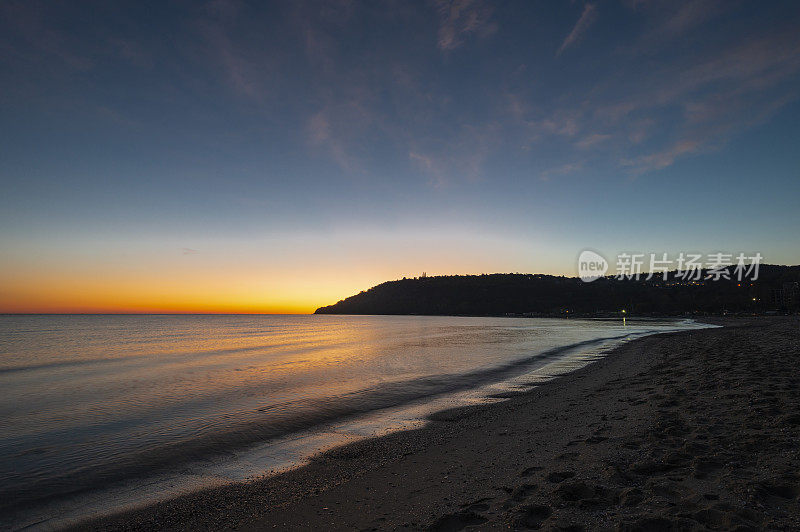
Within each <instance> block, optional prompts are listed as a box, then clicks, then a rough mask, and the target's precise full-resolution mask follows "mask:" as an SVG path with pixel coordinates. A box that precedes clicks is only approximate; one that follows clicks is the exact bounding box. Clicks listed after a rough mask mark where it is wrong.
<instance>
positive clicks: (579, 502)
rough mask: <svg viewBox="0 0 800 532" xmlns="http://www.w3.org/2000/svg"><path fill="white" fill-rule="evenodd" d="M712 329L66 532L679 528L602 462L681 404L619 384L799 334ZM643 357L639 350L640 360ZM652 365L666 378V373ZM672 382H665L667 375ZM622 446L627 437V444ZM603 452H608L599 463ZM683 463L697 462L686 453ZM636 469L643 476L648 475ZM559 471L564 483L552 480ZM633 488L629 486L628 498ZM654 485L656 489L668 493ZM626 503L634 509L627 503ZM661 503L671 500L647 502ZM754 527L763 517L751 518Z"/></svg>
mask: <svg viewBox="0 0 800 532" xmlns="http://www.w3.org/2000/svg"><path fill="white" fill-rule="evenodd" d="M708 321H709V322H712V320H708ZM722 322H724V323H722ZM712 323H713V324H717V325H721V324H726V325H728V327H725V328H722V329H703V330H694V331H684V332H672V333H662V334H657V335H652V336H648V337H645V338H641V339H637V340H633V341H631V342H629V343H626V344H624V345H622V346H621V347H618V348H616V349H615V350H613V351H612V352H611V353H609V354H608V355H607V356H606V357H604V358H603V359H600V360H598V361H596V362H594V363H592V364H590V365H588V366H587V367H584V368H582V369H579V370H577V371H575V372H573V373H570V374H567V375H564V376H562V377H559V378H558V379H554V380H552V381H550V382H547V383H545V384H541V385H539V386H537V387H536V388H533V389H532V390H530V391H524V392H520V393H519V394H512V396H511V397H509V398H508V400H506V401H503V402H500V403H493V404H486V405H476V406H468V407H463V408H457V409H455V410H449V411H444V412H439V413H437V414H434V415H432V416H431V422H430V423H428V424H427V425H425V426H424V427H422V428H419V429H413V430H410V431H403V432H397V433H392V434H389V435H386V436H382V437H379V438H372V439H367V440H363V441H359V442H355V443H352V444H348V445H346V446H343V447H338V448H336V449H333V450H330V451H327V452H325V453H322V454H321V455H318V456H315V457H313V458H312V460H311V461H310V463H308V464H306V465H302V466H300V467H298V468H296V469H292V470H289V471H287V472H284V473H281V474H278V475H275V476H270V477H266V478H264V479H260V480H254V481H251V482H248V483H243V484H234V485H228V486H224V487H219V488H211V489H208V490H203V491H200V492H195V493H191V494H187V495H183V496H180V497H178V498H175V499H171V500H167V501H162V502H160V503H156V504H154V505H151V506H147V507H144V508H139V509H134V510H130V511H126V512H123V513H120V514H115V515H111V516H108V517H102V518H99V519H96V520H92V521H88V522H84V523H80V524H78V525H77V526H75V527H74V528H75V529H83V530H99V529H104V530H108V529H119V530H123V529H141V528H153V527H157V528H176V529H189V528H192V529H197V528H200V529H219V528H233V527H236V528H245V529H249V528H253V529H255V528H270V527H273V526H278V527H284V528H285V527H300V528H303V527H326V528H333V529H342V528H353V527H358V528H379V529H388V528H406V529H425V528H429V527H433V528H439V529H459V528H463V527H464V526H469V525H470V524H472V525H481V528H507V527H508V526H512V527H520V526H531V525H535V526H539V525H547V526H555V525H558V523H561V524H564V523H566V521H570V519H572V521H574V523H573V524H580V523H585V524H591V528H595V527H597V526H600V527H604V526H611V524H612V523H615V524H621V523H628V521H630V523H633V524H635V523H636V522H637V521H636V519H634V518H637V516H638V517H640V519H639V520H641V519H661V520H665V522H671V521H669V519H672V520H673V521H675V520H677V521H676V522H678V521H680V520H684V521H686V520H687V519H689V518H687V517H680V516H677V517H676V516H671V515H670V517H663V516H661V515H660V514H661V513H663V512H660V510H659V512H660V513H659V512H657V511H656V510H654V509H653V508H651V506H652V504H648V511H647V512H644V513H642V512H641V511H638V512H637V510H641V508H639V506H641V505H642V504H646V503H647V502H648V501H651V499H653V498H652V497H650V498H648V497H647V496H646V495H647V494H648V493H649V492H648V489H649V490H650V491H653V489H654V488H653V486H651V487H650V488H648V487H647V486H646V485H643V486H639V485H638V484H641V482H634V481H637V480H642V479H641V478H638V477H639V476H640V475H639V474H638V473H631V472H630V471H629V469H631V468H626V467H624V465H623V466H620V465H616V466H615V465H613V463H614V462H615V461H616V462H619V460H620V458H621V457H620V456H619V455H620V453H622V454H625V453H626V452H627V453H629V454H630V453H632V454H634V455H641V454H642V450H643V447H644V446H643V442H642V441H641V440H637V439H636V435H637V434H638V433H640V432H641V431H642V430H643V429H646V428H647V426H648V425H651V424H652V422H653V419H657V418H658V416H659V415H660V414H663V413H664V412H661V410H666V411H667V413H672V414H675V413H676V412H678V413H680V411H679V409H678V406H679V403H680V401H678V400H675V399H672V400H671V401H672V402H675V403H676V404H674V405H672V407H670V406H669V403H670V400H666V401H665V400H663V398H665V397H667V396H666V394H665V391H666V390H663V389H659V390H658V391H656V392H654V391H653V390H656V389H657V388H658V387H659V386H661V387H662V388H663V387H664V386H665V385H664V384H658V383H655V387H653V389H652V390H650V392H649V393H650V394H651V395H653V394H655V395H657V396H661V397H662V399H658V398H656V399H652V398H646V399H647V400H643V399H641V398H639V399H636V398H631V389H630V386H631V385H633V386H639V387H640V388H641V386H642V385H643V384H642V382H638V384H632V383H633V381H636V376H637V375H648V372H650V373H652V372H653V371H654V368H657V367H658V366H659V365H660V366H665V365H666V364H667V361H668V360H669V359H670V358H675V357H676V356H678V355H675V354H674V352H675V351H676V350H677V351H680V350H681V344H687V343H689V344H690V343H692V342H695V343H696V342H701V343H702V342H703V341H705V342H707V343H708V342H711V344H712V345H713V344H714V343H717V344H719V343H720V340H722V343H725V342H726V341H727V342H730V341H731V336H737V335H739V336H742V335H743V336H748V335H750V336H752V335H756V336H763V335H764V334H765V331H766V330H769V329H774V330H775V332H777V333H779V334H784V335H785V334H788V335H789V336H791V334H792V331H791V329H792V325H793V326H794V334H795V338H796V335H797V332H796V331H797V319H796V318H787V319H782V318H777V319H775V318H766V319H765V318H753V319H745V320H743V319H720V320H716V319H715V320H713V322H712ZM781 331H782V332H781ZM684 347H685V345H684ZM795 348H796V341H795ZM696 351H697V350H696ZM645 353H649V354H650V356H642V355H644V354H645ZM688 353H689V356H688V358H687V360H688V361H689V362H691V360H693V357H692V356H691V355H692V353H694V354H695V355H697V353H699V351H697V352H693V351H689V352H688ZM798 355H800V353H798ZM660 371H662V372H664V374H665V375H667V374H669V371H668V370H665V369H664V368H662V369H661V370H660ZM685 375H686V374H684V376H685ZM641 380H642V378H641V377H639V381H641ZM671 382H672V384H671V386H672V387H673V388H675V384H676V379H675V377H674V376H673V377H672V378H671ZM626 385H627V386H626ZM790 385H791V386H793V387H794V388H792V390H791V391H792V400H795V399H797V387H796V383H795V384H791V383H790ZM683 392H684V393H683V394H682V397H688V396H689V395H688V394H687V393H686V389H683ZM680 396H681V395H679V397H680ZM657 401H660V402H657ZM622 412H625V413H624V414H623V413H622ZM654 416H655V418H654ZM684 424H685V423H684ZM673 428H674V427H673ZM707 437H708V436H706V438H707ZM632 438H633V439H632ZM625 440H629V441H625ZM632 441H638V442H639V443H637V444H636V445H638V448H634V447H635V445H634V444H632V443H631V442H632ZM656 443H657V442H656ZM662 443H663V442H662ZM685 444H686V443H685V442H684V445H685ZM598 451H601V452H599V453H598ZM673 451H674V450H673ZM650 452H651V453H650V454H652V452H653V449H650ZM665 452H667V451H665ZM684 454H686V453H685V451H684ZM689 454H691V453H689ZM695 454H697V453H695ZM706 454H707V453H706ZM600 455H602V456H603V457H604V458H605V460H604V461H602V464H605V465H604V466H603V467H601V468H599V469H598V466H599V465H601V464H600V461H598V459H597V457H598V456H600ZM590 456H594V458H589V457H590ZM612 457H616V458H615V459H613V460H610V461H609V459H611V458H612ZM638 458H642V457H641V456H638ZM694 459H695V461H696V460H698V458H697V456H695V457H694ZM795 459H796V456H795ZM645 461H646V460H645ZM623 462H624V460H623ZM628 462H630V463H631V464H632V466H631V467H632V468H633V469H632V470H636V467H638V466H635V464H637V463H638V462H642V460H638V461H636V460H632V459H631V460H628ZM690 462H691V460H690ZM608 464H612V465H608ZM629 465H630V464H629ZM609 467H611V472H610V473H609V470H608V468H609ZM687 467H691V466H687ZM709 467H710V466H709ZM676 468H677V466H676ZM639 469H641V470H642V471H644V470H646V469H647V467H646V466H642V467H639ZM651 469H653V471H650V474H647V473H645V474H644V477H645V478H646V479H649V480H651V484H652V479H654V478H655V479H660V480H663V481H664V482H667V483H670V482H671V483H678V481H677V480H674V479H675V478H677V477H675V476H674V475H673V480H670V477H669V475H667V472H669V471H670V470H671V468H669V467H668V468H666V469H663V468H661V469H663V471H662V470H661V469H660V468H659V467H655V466H654V467H653V468H651ZM673 469H674V468H673ZM701 469H702V467H701ZM712 469H713V468H712ZM631 475H634V476H633V477H631ZM700 476H701V477H702V476H703V475H702V474H701V475H700ZM559 477H563V478H561V479H560V481H559ZM606 477H607V478H606ZM662 477H664V478H662ZM689 477H690V479H691V481H692V482H690V484H691V483H694V484H698V483H702V482H703V479H701V478H696V477H697V475H689ZM598 481H599V482H598ZM786 482H788V484H787V485H788V486H789V487H788V488H786V486H784V488H786V489H784V492H785V493H784V494H786V493H789V494H791V493H794V492H793V491H792V490H794V489H795V488H797V494H796V495H795V497H794V499H791V497H790V500H793V501H794V504H795V505H796V504H797V495H800V483H797V482H795V481H793V480H791V479H790V480H787V481H785V482H784V484H786ZM684 483H685V480H684ZM645 484H647V482H646V481H645ZM779 484H780V483H779ZM781 485H782V484H781ZM626 486H627V487H626ZM793 486H794V487H793ZM662 487H663V486H662ZM632 489H633V490H636V492H635V493H634V494H633V495H632V493H633V492H631V491H630V490H632ZM659 489H660V488H659ZM689 489H690V490H692V491H695V492H696V491H697V489H693V488H691V487H690V488H689ZM787 489H788V490H789V491H786V490H787ZM559 490H561V491H559ZM565 490H566V491H565ZM661 491H662V492H664V493H667V492H669V489H667V488H664V489H661ZM673 491H675V492H680V491H681V490H679V489H677V488H673ZM701 491H702V490H701ZM778 491H781V489H780V488H779V489H778ZM551 492H552V493H551ZM573 492H574V493H573ZM565 493H566V499H565V497H564V495H565ZM636 494H639V495H636ZM705 495H708V494H705ZM637 496H638V497H639V498H641V501H640V502H639V503H637V504H633V501H634V499H636V498H637ZM714 496H716V497H717V499H703V497H704V494H700V495H699V497H700V498H701V501H700V502H703V501H706V502H708V503H709V504H706V505H705V506H703V505H702V504H701V505H700V506H703V507H702V508H701V510H698V511H706V513H709V512H710V513H715V512H716V514H721V515H722V516H723V517H719V516H717V518H718V519H728V520H729V521H730V520H736V519H739V520H743V521H742V522H743V523H745V524H747V523H748V522H749V521H747V518H746V517H742V516H740V515H738V514H732V515H735V518H734V517H730V516H728V514H729V513H731V512H728V513H725V511H723V510H720V509H719V508H716V506H719V505H720V504H721V503H720V502H719V501H720V500H722V499H723V498H727V497H725V496H724V495H723V494H714ZM659 497H660V498H662V499H663V498H665V497H666V498H667V499H668V498H669V497H667V496H666V495H657V496H656V498H659ZM554 498H555V499H554ZM571 499H575V500H574V501H571ZM570 501H571V502H574V503H576V504H574V505H573V504H571V503H570ZM587 501H591V502H587ZM651 502H652V501H651ZM661 502H662V503H663V502H664V501H661ZM740 502H741V501H740ZM693 504H695V505H698V504H700V503H698V502H694V503H693ZM726 504H730V503H726ZM715 505H716V506H715ZM570 506H576V507H577V509H570V508H569V507H570ZM733 507H736V505H733ZM565 508H566V510H565ZM609 508H614V511H612V510H609ZM598 509H602V511H599V512H598ZM666 509H669V503H668V502H667V503H666ZM712 510H713V511H712ZM597 513H600V514H602V516H604V517H602V516H600V517H599V516H597V515H595V514H597ZM582 514H586V515H582ZM589 514H591V515H589ZM640 514H641V515H640ZM716 514H715V515H716ZM653 515H656V516H657V517H652V516H653ZM570 516H572V518H571V517H570ZM642 516H643V517H642ZM750 517H753V516H752V515H751V516H750ZM770 518H772V517H770ZM794 518H795V519H797V514H794ZM764 519H766V518H763V517H762V518H761V522H762V523H763V522H764ZM689 521H691V519H689ZM731 522H733V521H731ZM752 522H755V521H752ZM630 523H629V524H630ZM697 523H698V522H694V524H695V525H697ZM685 524H686V523H684V525H685ZM558 526H561V525H558ZM615 526H616V525H615Z"/></svg>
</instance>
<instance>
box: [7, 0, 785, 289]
mask: <svg viewBox="0 0 800 532" xmlns="http://www.w3.org/2000/svg"><path fill="white" fill-rule="evenodd" d="M0 13H1V14H0V21H2V23H1V24H2V27H0V69H2V73H3V75H2V76H0V120H2V123H3V127H2V129H1V130H0V141H2V142H0V180H2V185H3V190H4V194H3V195H2V197H0V226H1V227H0V243H2V247H3V254H4V255H5V258H6V260H5V261H3V262H4V264H5V266H3V268H4V270H5V272H4V273H5V274H6V275H5V276H6V277H7V278H14V275H17V278H15V279H17V280H16V281H14V282H15V283H16V284H18V283H20V282H30V281H29V280H25V279H23V278H22V277H19V275H21V274H19V272H20V271H23V270H24V271H31V269H35V270H36V271H37V272H39V273H40V275H43V276H45V277H46V276H48V275H54V272H59V271H63V270H64V268H65V267H66V268H67V269H69V268H70V267H73V268H75V269H76V270H82V271H85V270H86V268H87V267H90V266H87V265H89V264H91V265H94V266H91V267H90V268H97V269H98V271H102V272H104V273H103V275H105V276H109V277H113V279H114V282H117V283H124V282H126V279H127V277H126V276H128V275H130V272H129V271H128V270H127V269H126V268H129V267H132V266H131V265H135V269H136V270H137V271H139V272H149V274H152V275H153V276H156V275H158V272H159V271H161V272H163V271H166V270H169V271H175V272H181V271H184V272H185V271H189V272H190V273H191V272H193V273H195V274H197V277H196V279H203V275H209V276H215V275H219V274H218V273H217V272H218V271H219V270H220V269H222V270H225V269H231V268H233V269H234V270H235V269H236V267H240V266H241V265H242V264H245V263H246V264H258V265H259V267H261V268H262V270H263V271H264V274H263V276H264V277H263V279H262V278H259V277H258V274H255V273H251V274H248V276H245V278H246V279H248V280H249V281H248V282H250V283H251V284H252V286H254V287H256V286H257V287H259V288H258V289H260V290H264V291H265V292H270V291H274V290H277V288H276V286H277V285H281V286H284V285H286V286H294V285H293V284H292V283H291V282H289V280H287V279H288V278H286V279H284V277H282V276H286V275H288V274H287V273H286V272H291V271H293V270H297V269H298V268H300V267H301V266H302V269H303V271H304V272H305V274H306V275H307V276H308V277H307V278H309V279H311V278H313V279H320V281H319V284H318V285H314V286H316V287H317V289H320V287H321V286H322V285H323V284H324V283H328V285H330V283H331V280H330V279H329V277H328V276H327V275H326V274H324V273H322V272H323V271H325V270H327V271H328V273H330V272H331V271H334V272H336V279H337V281H336V283H334V284H336V286H337V287H338V288H337V290H338V291H337V290H334V291H331V292H329V293H326V297H328V296H329V295H330V296H331V297H332V296H334V295H338V294H339V293H340V292H341V296H345V295H347V293H346V292H347V291H350V290H352V289H355V288H358V289H362V288H366V287H368V286H370V285H371V284H374V283H375V282H379V281H381V280H383V279H384V278H387V277H388V278H394V277H396V276H402V275H410V276H413V275H417V274H419V273H420V272H421V271H428V273H481V272H482V271H542V272H547V273H564V274H570V275H572V274H574V273H575V272H574V261H575V257H576V256H577V254H578V253H579V252H580V251H581V250H582V249H583V248H586V247H590V248H593V249H597V250H600V251H602V252H604V253H606V254H607V255H608V256H613V255H614V254H615V253H617V252H619V251H622V250H628V251H631V250H638V251H642V252H651V251H652V252H661V251H669V252H677V251H681V250H687V251H691V250H693V251H702V252H706V253H709V252H712V251H719V250H726V251H730V252H738V251H747V252H755V251H760V252H761V253H762V254H763V255H764V256H765V258H766V261H767V262H772V263H784V264H789V263H791V264H796V263H800V246H799V245H798V244H800V242H798V237H797V235H796V228H797V227H800V210H798V209H797V198H798V193H800V175H799V174H800V164H799V163H800V150H798V149H797V146H798V140H800V135H798V133H799V131H798V125H797V124H798V123H799V122H798V118H800V116H799V115H800V102H798V99H799V97H800V90H798V87H800V32H798V31H797V28H798V25H799V24H800V4H798V3H797V2H777V1H776V2H742V1H700V2H691V3H682V2H674V1H634V0H631V1H621V2H612V1H607V2H603V1H596V2H579V1H573V2H521V1H520V2H482V1H478V0H472V1H460V2H459V1H456V2H444V1H431V2H413V3H412V2H348V1H336V2H308V3H303V2H276V3H261V2H257V3H256V2H254V3H248V2H235V1H212V2H208V3H193V2H135V3H134V2H131V3H127V4H109V3H105V2H96V3H95V2H80V3H58V2H30V1H25V2H4V3H3V5H2V6H1V7H0ZM187 250H188V251H187ZM153 257H161V258H163V257H171V259H170V260H167V259H163V260H166V262H167V263H168V265H165V263H162V262H161V261H160V260H154V259H153ZM187 257H189V258H190V259H191V260H192V261H193V262H191V263H185V260H186V258H187ZM120 263H125V264H126V265H127V266H126V268H123V269H119V264H120ZM312 263H313V264H316V265H317V268H318V270H315V269H314V268H313V267H312V266H311V264H312ZM115 265H116V266H115ZM115 268H117V269H115ZM18 274H19V275H18ZM176 275H179V273H176ZM26 279H27V278H26ZM7 282H10V281H7ZM292 282H297V281H292ZM85 283H89V284H86V285H85V286H84V285H82V286H84V288H85V289H87V290H91V289H92V287H91V286H90V283H91V282H90V281H89V280H87V281H85ZM1 288H2V287H0V289H1ZM187 289H188V288H187ZM254 289H255V288H254ZM219 290H225V284H224V283H222V284H221V285H220V288H219ZM12 292H13V293H12ZM3 294H5V296H4V295H3ZM24 297H25V296H24V292H19V291H18V290H17V289H14V290H11V289H10V288H6V289H5V291H2V290H0V298H4V299H2V300H0V304H2V303H4V302H5V303H6V304H8V302H9V301H12V300H13V299H14V298H16V299H19V298H24ZM65 297H66V296H65ZM265 297H266V296H265ZM286 297H289V296H288V295H287V296H286ZM267 299H269V298H268V297H267ZM265 301H266V300H265ZM325 302H326V301H320V304H322V303H325ZM165 304H166V303H165Z"/></svg>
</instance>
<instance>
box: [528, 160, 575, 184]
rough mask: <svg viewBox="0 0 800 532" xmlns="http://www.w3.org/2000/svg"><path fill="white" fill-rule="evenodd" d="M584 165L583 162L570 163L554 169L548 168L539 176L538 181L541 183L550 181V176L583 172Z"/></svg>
mask: <svg viewBox="0 0 800 532" xmlns="http://www.w3.org/2000/svg"><path fill="white" fill-rule="evenodd" d="M583 167H584V163H583V162H571V163H566V164H562V165H560V166H556V167H555V168H550V169H548V170H545V171H543V172H541V173H540V174H539V179H541V180H542V181H550V178H551V177H552V176H556V175H567V174H572V173H575V172H578V171H580V170H583Z"/></svg>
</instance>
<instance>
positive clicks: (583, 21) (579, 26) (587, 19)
mask: <svg viewBox="0 0 800 532" xmlns="http://www.w3.org/2000/svg"><path fill="white" fill-rule="evenodd" d="M596 18H597V7H595V5H594V4H586V5H585V6H584V8H583V13H581V17H580V18H579V19H578V22H576V23H575V27H573V28H572V31H571V32H569V35H567V38H566V39H564V42H563V43H561V47H560V48H559V49H558V52H556V55H557V56H558V55H561V53H562V52H563V51H564V50H566V49H567V48H569V47H570V46H572V45H573V44H575V43H576V42H578V41H579V40H580V39H581V38H582V37H583V34H584V33H586V30H588V29H589V27H590V26H591V25H592V24H594V21H595V19H596Z"/></svg>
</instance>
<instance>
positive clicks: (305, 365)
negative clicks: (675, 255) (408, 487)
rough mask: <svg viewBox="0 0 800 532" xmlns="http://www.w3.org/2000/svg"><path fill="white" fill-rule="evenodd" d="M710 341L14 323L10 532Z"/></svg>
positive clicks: (504, 330) (280, 325) (564, 332)
mask: <svg viewBox="0 0 800 532" xmlns="http://www.w3.org/2000/svg"><path fill="white" fill-rule="evenodd" d="M696 326H698V325H696V324H692V323H690V322H647V323H638V324H631V323H629V324H628V325H627V326H624V327H623V326H622V324H621V323H616V322H611V323H609V322H599V321H580V320H549V319H514V318H463V317H421V316H420V317H417V316H400V317H389V316H85V315H79V316H44V315H42V316H2V317H0V389H1V390H2V392H0V515H3V516H4V517H3V520H2V521H0V525H2V526H6V527H12V528H13V527H19V526H23V525H31V524H36V523H39V524H40V525H41V524H43V523H44V524H45V525H46V524H47V523H50V524H53V523H57V521H56V520H54V519H56V518H58V515H54V514H58V513H59V512H63V511H65V510H66V509H74V508H73V506H74V505H71V504H70V503H69V501H70V500H77V499H75V498H76V497H78V496H80V495H82V494H86V493H95V492H98V491H102V490H107V489H110V488H111V487H113V486H116V485H118V484H120V483H122V482H126V483H128V484H130V483H131V482H135V481H136V480H137V479H141V481H142V482H146V481H147V479H150V478H152V477H153V476H154V475H160V474H167V473H171V474H176V475H179V474H180V472H181V471H185V470H186V467H188V466H187V464H197V463H204V464H212V463H213V462H214V460H216V459H222V458H223V457H230V453H233V452H238V451H243V450H248V449H249V450H251V451H252V450H253V449H257V450H259V451H258V452H264V453H267V454H269V453H270V452H271V451H270V442H279V441H283V442H285V441H286V437H287V436H290V435H293V434H301V433H302V434H313V433H314V431H315V430H318V431H320V432H323V431H324V430H328V429H323V427H328V428H329V427H330V424H331V423H335V422H338V421H341V420H348V419H356V418H358V416H371V419H373V420H375V419H377V420H378V421H377V424H378V425H380V423H381V421H380V420H381V415H382V413H383V412H386V417H387V419H389V418H390V417H391V416H390V415H389V413H390V412H391V411H392V409H393V408H395V409H396V408H399V407H403V406H404V405H419V404H424V403H426V402H432V401H434V400H437V399H439V398H441V397H446V396H448V394H450V395H452V394H457V393H460V392H464V391H468V390H474V389H478V388H480V387H482V386H485V385H487V384H491V383H495V382H501V381H507V380H508V379H512V378H514V377H518V376H520V375H525V374H530V373H531V372H535V371H536V370H537V369H539V368H542V367H544V366H546V365H548V364H551V363H553V362H554V361H558V360H562V359H564V358H565V357H567V358H568V357H574V356H578V355H580V354H581V353H584V354H585V353H586V352H590V351H591V352H597V351H598V349H599V348H601V347H603V346H607V345H610V344H611V343H614V342H619V341H622V340H625V339H629V338H632V337H636V336H639V335H642V334H649V333H652V332H658V331H665V330H672V329H680V328H688V327H696ZM159 489H160V488H159ZM161 494H162V495H164V496H166V495H168V494H169V493H167V492H166V491H164V492H163V493H161ZM97 500H103V501H104V502H103V505H104V506H105V507H106V510H108V509H109V507H110V506H113V504H112V503H109V502H108V498H105V499H103V498H102V497H100V498H99V499H97ZM54 501H66V502H64V503H62V504H61V505H60V506H58V505H55V506H54V504H53V503H54ZM43 508H48V509H43ZM87 508H88V507H87ZM112 509H113V508H112ZM95 510H96V509H95ZM87 512H89V509H87Z"/></svg>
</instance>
